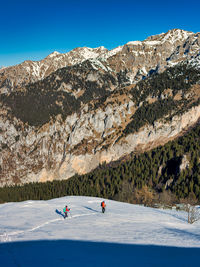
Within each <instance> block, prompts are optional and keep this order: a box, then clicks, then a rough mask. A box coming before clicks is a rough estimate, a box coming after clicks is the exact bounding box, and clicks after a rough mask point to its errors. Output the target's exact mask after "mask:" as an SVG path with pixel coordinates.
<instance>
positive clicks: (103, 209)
mask: <svg viewBox="0 0 200 267" xmlns="http://www.w3.org/2000/svg"><path fill="white" fill-rule="evenodd" d="M101 208H102V213H104V212H105V211H106V203H105V201H102V202H101Z"/></svg>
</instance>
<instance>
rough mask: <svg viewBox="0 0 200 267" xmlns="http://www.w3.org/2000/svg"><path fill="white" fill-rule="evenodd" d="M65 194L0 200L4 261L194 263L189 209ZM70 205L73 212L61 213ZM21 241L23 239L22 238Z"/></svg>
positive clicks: (194, 228) (194, 232)
mask: <svg viewBox="0 0 200 267" xmlns="http://www.w3.org/2000/svg"><path fill="white" fill-rule="evenodd" d="M101 201H102V199H100V198H92V197H64V198H60V199H52V200H49V201H25V202H21V203H7V204H1V205H0V221H1V229H0V259H1V265H2V266H16V265H18V266H44V265H47V266H56V265H59V266H70V267H72V266H75V267H76V266H87V267H88V266H93V267H94V266H95V267H97V266H99V267H100V266H161V265H162V266H195V265H196V264H198V261H199V247H200V244H199V235H200V230H199V226H200V223H199V222H196V223H195V224H193V225H191V224H188V223H187V213H186V212H183V211H176V210H162V209H153V208H148V207H143V206H139V205H131V204H127V203H122V202H116V201H111V200H106V204H107V206H106V212H105V213H104V214H102V213H101V207H100V203H101ZM66 204H67V205H68V206H69V208H70V209H71V210H70V213H69V217H67V218H66V219H64V218H63V208H64V207H65V205H66ZM19 241H20V242H19Z"/></svg>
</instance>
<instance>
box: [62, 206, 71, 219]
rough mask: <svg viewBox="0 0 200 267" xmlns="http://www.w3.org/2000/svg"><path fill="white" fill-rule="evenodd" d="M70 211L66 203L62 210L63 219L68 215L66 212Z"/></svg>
mask: <svg viewBox="0 0 200 267" xmlns="http://www.w3.org/2000/svg"><path fill="white" fill-rule="evenodd" d="M69 211H70V209H68V207H67V205H66V206H65V208H64V209H63V212H64V214H65V216H64V219H65V218H66V217H68V214H67V213H68V212H69Z"/></svg>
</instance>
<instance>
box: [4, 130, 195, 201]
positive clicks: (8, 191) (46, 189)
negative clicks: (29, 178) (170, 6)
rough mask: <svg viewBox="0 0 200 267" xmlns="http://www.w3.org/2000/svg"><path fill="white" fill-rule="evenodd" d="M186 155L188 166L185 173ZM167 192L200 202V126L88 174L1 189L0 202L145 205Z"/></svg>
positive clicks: (178, 199)
mask: <svg viewBox="0 0 200 267" xmlns="http://www.w3.org/2000/svg"><path fill="white" fill-rule="evenodd" d="M183 156H185V157H186V158H187V160H188V166H187V167H186V168H185V169H184V170H182V171H181V170H180V164H181V162H182V159H183ZM169 181H170V183H169ZM166 193H167V194H168V197H167V198H169V196H170V197H172V199H174V201H176V202H177V201H180V199H184V198H187V197H188V196H189V195H190V194H193V196H195V198H196V199H197V200H198V201H199V202H200V125H197V126H196V127H195V128H194V129H192V130H191V131H190V132H189V133H187V134H185V135H184V136H182V137H180V138H178V139H177V140H174V141H171V142H169V143H167V144H166V145H164V146H162V147H157V148H156V149H153V150H151V151H149V152H145V153H143V154H140V155H132V156H130V159H129V160H126V161H118V162H114V163H111V164H109V165H106V164H103V165H101V166H99V167H98V168H97V169H95V170H94V171H92V172H90V173H88V174H86V175H81V176H80V175H75V176H74V177H72V178H70V179H68V180H64V181H53V182H46V183H30V184H25V185H23V186H12V187H3V188H0V202H8V201H23V200H28V199H51V198H56V197H61V196H66V195H83V196H84V195H85V196H86V195H87V196H96V197H104V198H108V199H116V200H120V201H128V202H133V203H143V202H145V201H147V200H148V198H155V199H156V201H158V199H159V197H160V196H162V195H164V194H166ZM145 199H146V200H145Z"/></svg>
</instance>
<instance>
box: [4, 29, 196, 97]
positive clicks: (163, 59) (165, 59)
mask: <svg viewBox="0 0 200 267" xmlns="http://www.w3.org/2000/svg"><path fill="white" fill-rule="evenodd" d="M199 46H200V34H199V33H192V32H188V31H183V30H179V29H174V30H170V31H168V32H167V33H162V34H158V35H154V36H151V37H148V38H147V39H146V40H144V41H131V42H128V43H127V44H125V45H122V46H119V47H117V48H114V49H112V50H110V51H109V50H107V49H106V48H105V47H103V46H101V47H97V48H88V47H79V48H75V49H73V50H72V51H70V52H68V53H65V54H61V53H59V52H57V51H55V52H53V53H52V54H50V55H49V56H47V57H46V58H44V59H43V60H41V61H25V62H23V63H21V64H19V65H16V66H12V67H7V68H5V69H1V70H0V92H1V93H5V92H10V91H12V90H13V89H15V88H18V87H20V86H25V85H26V84H28V83H33V82H36V81H38V80H41V79H44V78H45V77H47V76H49V75H50V74H51V73H53V72H54V71H56V70H57V69H59V68H63V67H66V66H71V65H75V64H79V63H82V62H83V61H84V60H87V59H98V60H99V61H101V62H102V63H103V64H104V65H107V66H108V67H109V68H110V69H112V71H114V72H119V71H124V70H125V69H126V71H127V72H128V73H127V77H128V78H129V80H130V82H131V83H135V82H137V81H138V80H139V79H141V78H142V77H143V76H147V75H148V74H149V73H150V72H151V71H153V70H156V71H160V72H162V71H163V70H164V69H166V68H167V67H170V66H174V65H175V64H177V63H178V62H180V61H183V60H186V59H191V58H193V57H195V56H196V55H197V54H198V53H199Z"/></svg>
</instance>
